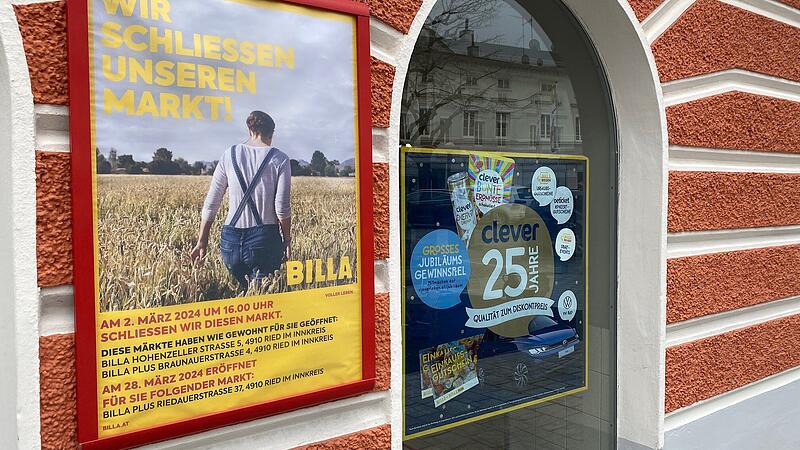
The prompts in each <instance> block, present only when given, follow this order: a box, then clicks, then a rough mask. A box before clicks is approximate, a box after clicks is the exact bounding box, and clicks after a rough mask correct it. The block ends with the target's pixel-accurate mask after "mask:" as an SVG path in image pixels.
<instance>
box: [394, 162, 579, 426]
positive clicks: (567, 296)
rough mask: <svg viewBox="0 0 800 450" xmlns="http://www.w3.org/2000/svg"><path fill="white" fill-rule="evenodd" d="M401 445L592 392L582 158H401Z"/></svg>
mask: <svg viewBox="0 0 800 450" xmlns="http://www.w3.org/2000/svg"><path fill="white" fill-rule="evenodd" d="M401 170H402V195H403V199H404V200H403V216H402V221H403V223H402V232H403V242H404V247H403V282H404V286H403V333H404V340H403V342H404V349H403V351H404V366H403V367H404V383H403V387H404V391H403V397H404V429H403V434H404V437H405V438H407V439H410V438H414V437H419V436H423V435H426V434H430V433H433V432H436V431H440V430H444V429H447V428H451V427H455V426H458V425H461V424H464V423H468V422H471V421H475V420H479V419H481V418H485V417H490V416H493V415H498V414H503V413H506V412H509V411H513V410H515V409H519V408H522V407H526V406H530V405H533V404H535V403H539V402H544V401H547V400H551V399H553V398H556V397H560V396H564V395H569V394H571V393H576V392H580V391H583V390H585V389H586V388H587V384H586V383H587V378H586V367H587V366H586V361H587V357H588V355H587V350H586V349H587V348H588V345H587V334H586V323H587V319H588V316H587V314H588V305H589V299H588V298H587V286H586V283H587V279H588V278H587V265H586V261H587V255H586V248H587V247H588V245H587V239H588V236H587V229H588V224H587V223H586V220H587V217H588V214H587V205H588V199H587V192H588V182H589V161H588V159H587V158H586V157H584V156H577V155H553V154H550V155H539V154H529V153H505V152H502V151H499V150H498V151H467V150H449V149H419V148H411V147H405V148H403V149H402V161H401Z"/></svg>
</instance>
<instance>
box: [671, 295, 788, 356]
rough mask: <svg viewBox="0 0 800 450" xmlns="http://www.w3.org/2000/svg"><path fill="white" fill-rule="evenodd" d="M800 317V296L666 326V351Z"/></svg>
mask: <svg viewBox="0 0 800 450" xmlns="http://www.w3.org/2000/svg"><path fill="white" fill-rule="evenodd" d="M795 314H800V296H797V297H789V298H784V299H781V300H775V301H771V302H768V303H762V304H760V305H753V306H748V307H746V308H741V309H736V310H733V311H726V312H722V313H718V314H712V315H708V316H703V317H698V318H696V319H690V320H687V321H685V322H678V323H673V324H670V325H668V326H667V347H673V346H675V345H680V344H685V343H687V342H692V341H696V340H698V339H704V338H707V337H711V336H716V335H719V334H723V333H727V332H729V331H733V330H738V329H740V328H744V327H749V326H751V325H757V324H759V323H763V322H767V321H769V320H775V319H780V318H782V317H789V316H793V315H795Z"/></svg>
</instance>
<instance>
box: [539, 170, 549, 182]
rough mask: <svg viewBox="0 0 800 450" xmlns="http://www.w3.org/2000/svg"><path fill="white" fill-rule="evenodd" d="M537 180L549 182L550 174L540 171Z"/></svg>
mask: <svg viewBox="0 0 800 450" xmlns="http://www.w3.org/2000/svg"><path fill="white" fill-rule="evenodd" d="M539 182H540V183H549V182H550V174H549V173H547V172H542V173H540V174H539Z"/></svg>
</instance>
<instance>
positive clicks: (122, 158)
mask: <svg viewBox="0 0 800 450" xmlns="http://www.w3.org/2000/svg"><path fill="white" fill-rule="evenodd" d="M95 159H96V160H95V164H96V168H97V173H99V174H111V173H113V174H129V175H139V174H153V175H209V174H212V173H214V169H215V168H216V166H217V163H218V161H212V162H203V161H195V162H194V163H192V164H190V163H189V162H188V161H186V160H185V159H183V158H173V154H172V152H171V151H169V150H167V149H166V148H164V147H161V148H158V149H156V151H155V152H153V156H152V158H151V160H150V162H144V161H136V160H135V159H134V158H133V155H118V154H117V150H116V149H115V148H111V150H110V151H109V152H108V157H106V156H105V155H104V154H103V153H102V152H100V149H99V148H95ZM290 163H291V168H292V175H293V176H320V177H345V176H351V175H353V174H354V173H355V170H354V168H353V167H351V166H350V165H344V166H343V165H341V164H340V163H339V161H337V160H331V161H329V160H328V158H326V157H325V154H324V153H322V152H321V151H319V150H317V151H315V152H314V154H313V155H312V157H311V162H310V163H309V164H306V165H303V164H301V163H300V162H299V161H297V160H295V159H292V160H291V161H290Z"/></svg>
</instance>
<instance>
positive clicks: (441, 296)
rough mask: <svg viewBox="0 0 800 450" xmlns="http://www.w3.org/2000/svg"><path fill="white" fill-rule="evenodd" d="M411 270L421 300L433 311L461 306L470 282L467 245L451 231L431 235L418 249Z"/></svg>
mask: <svg viewBox="0 0 800 450" xmlns="http://www.w3.org/2000/svg"><path fill="white" fill-rule="evenodd" d="M409 269H410V271H411V280H412V282H413V284H414V290H415V291H416V292H417V296H418V297H419V298H420V300H422V301H423V302H424V303H425V304H426V305H428V306H430V307H431V308H436V309H447V308H451V307H453V306H455V305H457V304H459V303H460V302H461V300H460V298H459V297H460V296H461V292H462V291H463V290H464V288H465V287H466V286H467V281H468V280H469V256H468V255H467V248H466V245H465V244H464V241H462V240H461V238H460V237H458V235H457V234H456V233H453V232H452V231H450V230H436V231H431V232H430V233H428V234H426V235H425V236H423V238H422V239H420V240H419V242H417V245H416V246H414V251H413V252H412V253H411V262H410V267H409Z"/></svg>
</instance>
